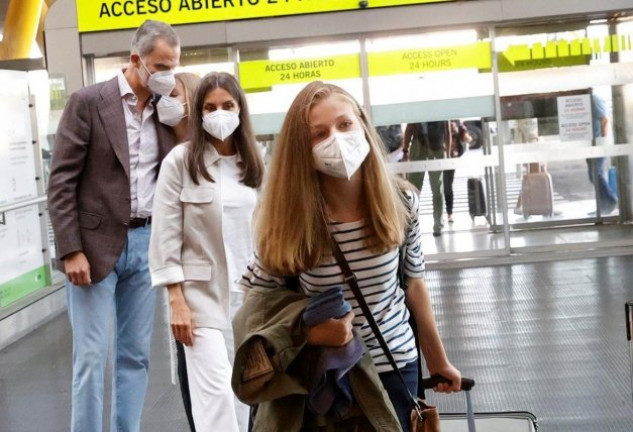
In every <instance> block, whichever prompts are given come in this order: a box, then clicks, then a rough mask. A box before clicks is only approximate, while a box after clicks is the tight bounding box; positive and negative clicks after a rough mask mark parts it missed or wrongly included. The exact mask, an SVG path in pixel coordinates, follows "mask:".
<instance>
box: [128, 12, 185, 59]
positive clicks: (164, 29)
mask: <svg viewBox="0 0 633 432" xmlns="http://www.w3.org/2000/svg"><path fill="white" fill-rule="evenodd" d="M158 39H162V40H164V41H165V42H167V44H168V45H169V46H171V47H172V48H176V47H179V46H180V38H179V37H178V35H177V34H176V32H175V31H174V29H173V28H172V27H171V26H170V25H169V24H166V23H164V22H162V21H154V20H147V21H145V22H144V23H143V24H142V25H141V26H140V27H139V28H138V29H137V30H136V33H134V37H133V38H132V47H131V50H130V51H131V52H133V53H136V54H138V55H139V56H141V57H144V56H146V55H148V54H150V53H151V52H152V51H154V48H155V46H156V41H157V40H158Z"/></svg>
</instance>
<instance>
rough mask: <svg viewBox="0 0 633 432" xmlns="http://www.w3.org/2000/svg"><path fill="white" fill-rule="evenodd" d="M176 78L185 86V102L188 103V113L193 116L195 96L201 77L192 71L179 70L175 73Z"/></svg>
mask: <svg viewBox="0 0 633 432" xmlns="http://www.w3.org/2000/svg"><path fill="white" fill-rule="evenodd" d="M175 77H176V79H177V80H178V81H180V82H181V83H182V86H183V87H184V88H185V102H186V103H187V115H188V116H189V117H191V111H192V110H191V107H192V105H193V98H194V97H195V95H196V89H197V88H198V84H200V77H199V76H198V75H196V74H194V73H191V72H178V73H177V74H176V75H175Z"/></svg>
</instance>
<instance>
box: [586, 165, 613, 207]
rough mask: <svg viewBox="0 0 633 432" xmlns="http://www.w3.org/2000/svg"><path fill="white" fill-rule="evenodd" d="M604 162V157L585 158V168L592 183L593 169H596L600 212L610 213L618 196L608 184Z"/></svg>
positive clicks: (593, 179)
mask: <svg viewBox="0 0 633 432" xmlns="http://www.w3.org/2000/svg"><path fill="white" fill-rule="evenodd" d="M605 162H606V158H604V157H601V158H595V159H587V168H588V172H589V180H590V181H591V184H594V181H595V178H594V174H596V172H595V171H594V170H597V171H598V172H597V175H598V203H599V205H600V212H601V213H611V212H612V211H613V209H614V208H615V206H616V205H617V203H618V196H617V194H616V193H615V192H614V191H613V189H611V187H610V186H609V181H608V180H607V175H606V173H605V171H604V164H605Z"/></svg>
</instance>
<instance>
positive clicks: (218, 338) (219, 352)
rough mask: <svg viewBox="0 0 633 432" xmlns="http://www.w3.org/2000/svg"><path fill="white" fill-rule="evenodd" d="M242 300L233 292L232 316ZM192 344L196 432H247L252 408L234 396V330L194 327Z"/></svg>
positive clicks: (191, 384)
mask: <svg viewBox="0 0 633 432" xmlns="http://www.w3.org/2000/svg"><path fill="white" fill-rule="evenodd" d="M242 302H243V294H242V293H233V292H232V293H231V305H230V317H231V319H233V316H234V315H235V312H236V311H237V309H238V308H239V307H240V306H241V304H242ZM193 338H194V340H193V346H192V347H188V346H185V357H186V359H187V377H188V379H189V393H190V396H191V410H192V413H193V420H194V423H195V426H196V431H197V432H216V431H222V432H225V431H226V432H246V431H247V430H248V418H249V407H248V406H247V405H245V404H243V403H241V402H240V401H239V400H237V398H235V396H234V395H233V390H232V389H231V372H232V364H233V359H234V357H235V349H234V345H233V329H232V328H228V329H226V330H224V331H222V330H218V329H213V328H204V327H200V328H195V329H194V331H193Z"/></svg>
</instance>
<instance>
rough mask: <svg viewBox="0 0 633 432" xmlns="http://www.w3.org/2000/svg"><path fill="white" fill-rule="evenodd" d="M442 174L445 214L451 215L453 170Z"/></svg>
mask: <svg viewBox="0 0 633 432" xmlns="http://www.w3.org/2000/svg"><path fill="white" fill-rule="evenodd" d="M443 173H444V201H445V202H446V213H448V214H449V215H450V214H453V179H454V178H455V170H447V171H443Z"/></svg>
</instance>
